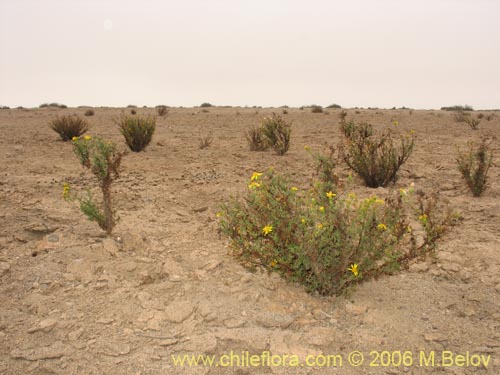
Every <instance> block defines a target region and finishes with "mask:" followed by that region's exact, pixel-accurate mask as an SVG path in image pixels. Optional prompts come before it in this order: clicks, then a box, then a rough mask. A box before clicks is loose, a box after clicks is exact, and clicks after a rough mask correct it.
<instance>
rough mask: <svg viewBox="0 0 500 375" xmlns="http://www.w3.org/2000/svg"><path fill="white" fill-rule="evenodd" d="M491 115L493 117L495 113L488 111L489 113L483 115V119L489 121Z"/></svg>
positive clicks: (491, 118)
mask: <svg viewBox="0 0 500 375" xmlns="http://www.w3.org/2000/svg"><path fill="white" fill-rule="evenodd" d="M493 117H495V115H494V114H492V113H490V114H487V115H486V116H485V117H484V119H485V120H486V121H491V120H493Z"/></svg>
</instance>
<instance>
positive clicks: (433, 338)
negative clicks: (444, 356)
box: [424, 333, 448, 342]
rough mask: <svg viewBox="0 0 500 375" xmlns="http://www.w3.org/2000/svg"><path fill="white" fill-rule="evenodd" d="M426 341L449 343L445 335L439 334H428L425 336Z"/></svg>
mask: <svg viewBox="0 0 500 375" xmlns="http://www.w3.org/2000/svg"><path fill="white" fill-rule="evenodd" d="M424 340H425V341H436V342H443V341H448V338H447V337H446V336H445V335H442V334H439V333H426V334H424Z"/></svg>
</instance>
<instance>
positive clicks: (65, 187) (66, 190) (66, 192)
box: [63, 183, 70, 199]
mask: <svg viewBox="0 0 500 375" xmlns="http://www.w3.org/2000/svg"><path fill="white" fill-rule="evenodd" d="M69 191H70V187H69V185H68V184H67V183H65V184H64V185H63V198H64V199H67V198H69Z"/></svg>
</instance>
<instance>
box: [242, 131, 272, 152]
mask: <svg viewBox="0 0 500 375" xmlns="http://www.w3.org/2000/svg"><path fill="white" fill-rule="evenodd" d="M245 136H246V139H247V142H248V146H249V147H250V151H265V150H267V149H268V148H269V144H268V143H267V140H266V137H265V136H264V131H263V129H262V126H252V127H251V128H250V129H248V131H247V132H246V134H245Z"/></svg>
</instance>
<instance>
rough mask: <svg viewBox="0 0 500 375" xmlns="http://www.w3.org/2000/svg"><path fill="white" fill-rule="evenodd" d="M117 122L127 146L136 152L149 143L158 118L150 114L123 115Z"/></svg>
mask: <svg viewBox="0 0 500 375" xmlns="http://www.w3.org/2000/svg"><path fill="white" fill-rule="evenodd" d="M117 123H118V127H119V128H120V132H121V133H122V135H123V137H124V138H125V142H126V143H127V146H128V147H129V148H130V150H132V151H134V152H139V151H142V150H144V149H145V148H146V146H147V145H149V143H150V142H151V139H152V138H153V134H154V132H155V128H156V119H155V118H154V117H150V116H148V117H141V116H137V117H136V116H134V117H131V116H122V117H121V118H120V119H119V120H118V121H117Z"/></svg>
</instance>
